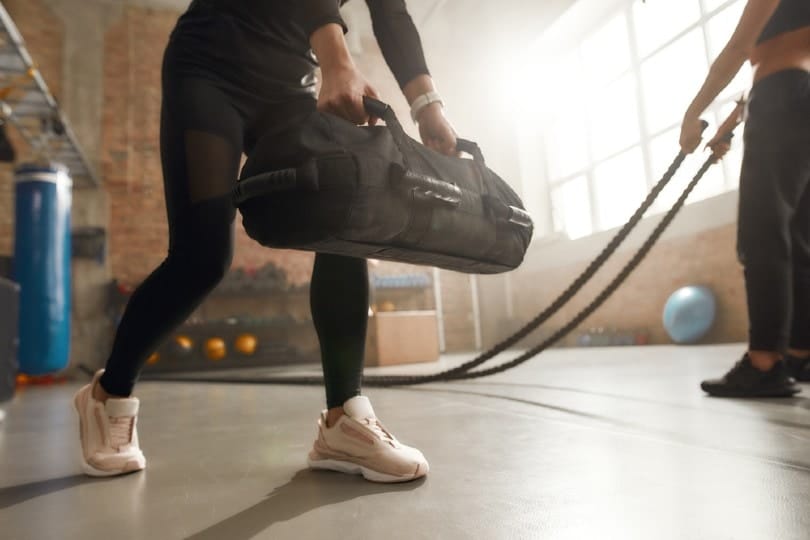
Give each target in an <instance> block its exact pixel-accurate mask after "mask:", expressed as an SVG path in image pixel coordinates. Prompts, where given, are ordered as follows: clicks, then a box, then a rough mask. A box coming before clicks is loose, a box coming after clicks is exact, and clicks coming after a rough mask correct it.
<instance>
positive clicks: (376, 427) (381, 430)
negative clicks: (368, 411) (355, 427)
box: [365, 418, 396, 445]
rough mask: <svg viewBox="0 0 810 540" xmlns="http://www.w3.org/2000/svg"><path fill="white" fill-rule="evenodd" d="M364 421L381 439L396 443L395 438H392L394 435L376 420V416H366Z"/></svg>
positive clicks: (392, 443)
mask: <svg viewBox="0 0 810 540" xmlns="http://www.w3.org/2000/svg"><path fill="white" fill-rule="evenodd" d="M365 423H366V425H367V426H368V427H369V429H371V431H373V432H374V433H376V434H377V435H379V437H380V438H381V439H382V440H383V441H385V442H387V443H390V444H391V445H394V444H396V439H395V438H394V436H393V435H391V434H390V433H388V431H387V430H386V429H385V427H384V426H383V425H382V424H381V423H380V421H379V420H377V419H376V418H366V419H365Z"/></svg>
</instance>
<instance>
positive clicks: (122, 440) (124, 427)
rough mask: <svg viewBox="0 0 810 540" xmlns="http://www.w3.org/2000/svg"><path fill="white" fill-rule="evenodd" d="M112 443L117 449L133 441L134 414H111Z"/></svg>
mask: <svg viewBox="0 0 810 540" xmlns="http://www.w3.org/2000/svg"><path fill="white" fill-rule="evenodd" d="M109 418H110V444H111V445H112V447H113V448H115V449H116V450H120V449H121V447H123V446H126V445H128V444H129V443H131V442H132V428H133V426H134V425H135V417H134V416H110V417H109Z"/></svg>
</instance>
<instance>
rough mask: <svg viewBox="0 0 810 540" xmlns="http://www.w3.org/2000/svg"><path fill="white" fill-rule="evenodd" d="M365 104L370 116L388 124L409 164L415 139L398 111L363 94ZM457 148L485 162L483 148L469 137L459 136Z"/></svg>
mask: <svg viewBox="0 0 810 540" xmlns="http://www.w3.org/2000/svg"><path fill="white" fill-rule="evenodd" d="M363 106H364V107H365V109H366V112H367V113H368V114H369V115H370V116H373V117H375V118H381V119H382V120H384V121H385V125H386V126H388V131H390V132H391V136H392V137H393V138H394V142H395V143H396V145H397V148H399V151H400V152H402V155H403V157H404V159H405V164H406V166H407V165H408V157H409V153H410V152H411V150H412V149H413V140H412V139H411V138H410V137H408V134H407V133H405V130H404V129H403V128H402V124H400V123H399V119H398V118H397V115H396V113H394V109H392V108H391V106H390V105H388V104H387V103H384V102H382V101H380V100H379V99H375V98H373V97H369V96H363ZM456 150H458V151H459V152H466V153H467V154H470V155H471V156H472V157H473V159H474V160H475V161H478V162H480V163H481V164H483V163H484V154H483V153H482V152H481V148H479V146H478V145H477V144H476V143H474V142H473V141H471V140H469V139H462V138H457V139H456Z"/></svg>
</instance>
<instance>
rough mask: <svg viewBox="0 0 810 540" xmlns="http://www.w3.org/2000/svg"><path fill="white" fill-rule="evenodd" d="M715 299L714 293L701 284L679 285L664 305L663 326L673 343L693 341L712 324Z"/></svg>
mask: <svg viewBox="0 0 810 540" xmlns="http://www.w3.org/2000/svg"><path fill="white" fill-rule="evenodd" d="M716 314H717V301H716V300H715V298H714V293H713V292H712V290H711V289H709V288H708V287H704V286H702V285H690V286H688V287H681V288H680V289H678V290H677V291H675V292H674V293H672V295H671V296H670V297H669V299H668V300H667V303H666V305H665V306H664V328H665V329H666V331H667V334H669V337H671V338H672V340H673V341H674V342H675V343H695V342H696V341H698V340H700V339H701V338H702V337H703V336H705V335H706V334H707V333H708V331H709V330H710V329H711V327H712V324H714V317H715V315H716Z"/></svg>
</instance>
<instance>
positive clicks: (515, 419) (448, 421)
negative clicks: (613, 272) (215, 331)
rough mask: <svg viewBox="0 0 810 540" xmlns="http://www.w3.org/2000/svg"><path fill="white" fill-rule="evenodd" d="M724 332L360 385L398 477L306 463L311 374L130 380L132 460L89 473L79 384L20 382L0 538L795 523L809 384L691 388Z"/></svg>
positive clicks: (726, 352) (806, 499) (808, 423)
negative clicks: (406, 454) (277, 378)
mask: <svg viewBox="0 0 810 540" xmlns="http://www.w3.org/2000/svg"><path fill="white" fill-rule="evenodd" d="M742 350H743V346H741V345H740V346H734V345H724V346H710V347H643V348H610V349H558V350H553V351H550V352H548V353H545V354H543V355H542V356H541V357H539V358H536V359H534V360H532V361H530V362H529V363H528V364H525V365H523V366H521V367H519V368H517V369H513V370H511V371H508V372H506V373H504V374H501V375H499V376H496V377H493V378H490V379H486V380H480V381H475V382H467V383H453V384H433V385H429V386H425V387H418V388H408V389H386V390H382V389H370V390H369V391H368V392H367V394H368V395H369V396H370V397H371V398H372V402H373V403H374V404H375V407H376V409H377V412H378V414H379V416H380V417H381V418H382V420H383V421H384V422H385V424H386V425H387V427H389V428H391V429H392V431H394V433H395V434H396V435H397V436H398V437H399V438H400V439H401V440H403V441H404V442H406V443H409V444H412V445H414V446H417V447H419V448H420V449H422V450H423V451H424V453H425V455H426V456H427V457H428V459H429V460H430V463H431V473H430V475H429V476H428V478H427V479H426V480H423V481H418V482H414V483H409V484H400V485H379V484H372V483H369V482H366V481H364V480H362V479H361V478H359V477H349V476H344V475H341V474H338V473H328V472H310V471H308V470H307V468H306V465H305V456H306V452H307V451H308V449H309V445H310V444H311V442H312V440H313V437H314V434H315V424H314V420H315V417H316V416H317V413H318V410H319V406H320V404H321V402H322V394H321V390H320V388H314V387H313V388H302V387H280V386H259V385H233V386H228V385H219V384H192V383H154V382H149V383H142V384H141V385H140V386H139V388H138V395H139V396H140V398H141V400H142V409H141V416H140V423H139V431H140V436H141V441H142V446H143V448H144V451H145V453H146V455H147V458H148V460H149V466H148V469H147V470H146V471H145V472H143V473H136V474H134V475H130V476H126V477H121V478H116V479H107V480H105V479H90V478H86V477H84V476H82V475H81V471H80V469H79V466H78V464H77V463H76V460H75V458H76V455H77V453H78V451H79V450H78V437H77V420H76V417H75V415H74V412H73V409H72V406H71V402H70V397H71V395H72V393H73V392H74V391H75V390H76V388H77V387H78V386H77V385H67V386H58V387H50V388H29V389H26V390H25V391H24V392H22V393H20V394H18V396H17V397H16V398H15V400H14V401H12V402H11V403H10V405H8V407H7V412H8V413H9V414H8V418H7V419H6V422H5V423H4V424H0V524H2V525H0V531H2V532H0V536H2V538H3V539H4V540H12V539H14V540H17V539H42V538H60V539H69V538H81V539H93V538H151V539H164V538H165V539H173V538H194V539H227V540H242V539H248V538H272V539H287V538H289V539H295V540H304V539H319V538H333V539H370V538H389V539H408V540H412V539H418V538H424V539H465V540H466V539H479V538H480V539H487V540H492V539H501V538H504V539H505V538H509V539H523V538H554V539H587V538H600V539H606V538H617V539H623V540H626V539H635V538H638V539H644V540H650V539H670V538H672V539H701V538H706V539H719V538H733V539H738V540H741V539H756V540H761V539H764V538H769V539H796V540H804V539H807V538H808V531H810V512H808V511H807V510H808V508H810V455H808V452H807V445H808V442H810V399H808V396H810V388H807V389H806V394H807V395H805V394H799V396H797V397H796V398H792V399H783V400H721V399H712V398H709V397H706V396H704V395H703V394H702V393H701V392H700V390H699V388H698V383H699V381H700V380H701V379H702V378H705V377H708V376H715V375H719V374H721V373H723V372H725V371H726V370H727V369H728V367H729V366H730V365H731V363H732V362H733V361H734V360H736V358H737V357H738V355H739V354H740V353H741V352H742ZM460 360H463V359H462V358H458V357H454V358H446V359H443V361H442V363H443V364H445V365H449V364H452V363H454V362H458V361H460ZM421 369H423V370H428V371H433V370H435V369H436V365H435V364H434V365H430V366H423V367H422V368H421ZM389 371H391V370H390V369H389ZM393 371H397V372H401V371H403V370H402V369H394V370H393ZM411 371H413V369H411ZM369 372H380V370H369ZM43 516H47V517H46V518H43Z"/></svg>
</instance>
